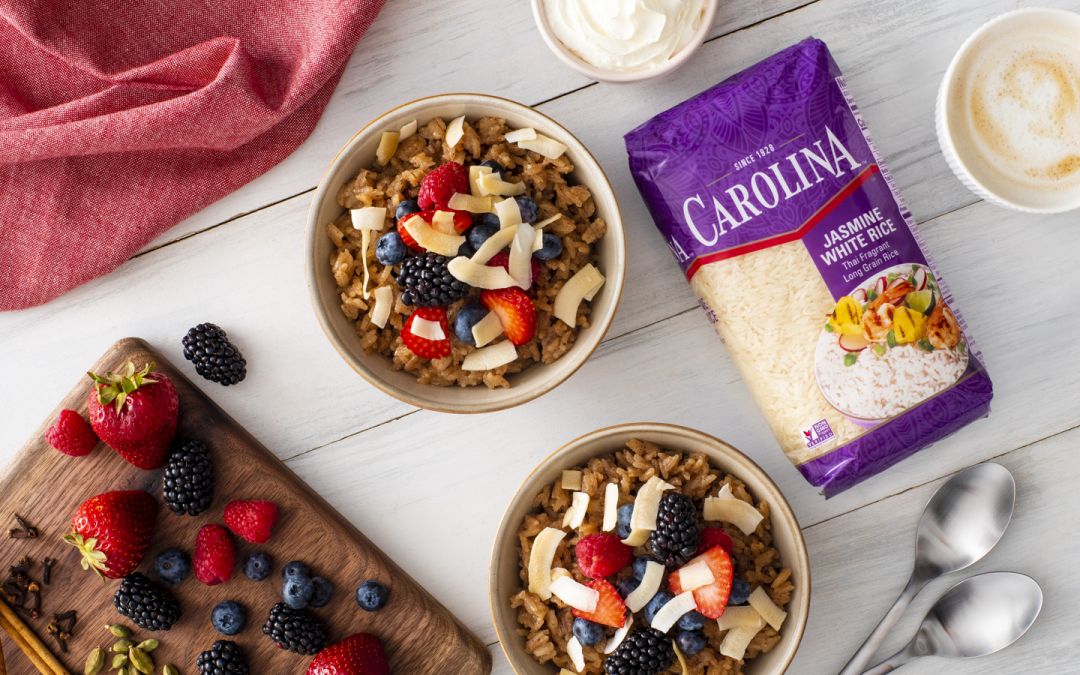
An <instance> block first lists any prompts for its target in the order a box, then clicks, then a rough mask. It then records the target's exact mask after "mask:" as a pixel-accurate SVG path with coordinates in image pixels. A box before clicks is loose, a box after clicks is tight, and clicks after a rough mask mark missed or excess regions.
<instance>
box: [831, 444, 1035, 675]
mask: <svg viewBox="0 0 1080 675" xmlns="http://www.w3.org/2000/svg"><path fill="white" fill-rule="evenodd" d="M1015 501H1016V481H1015V480H1014V479H1013V477H1012V474H1011V473H1009V470H1008V469H1006V468H1005V467H1003V466H1001V465H1000V464H994V463H986V464H976V465H975V466H972V467H968V468H967V469H964V470H963V471H961V472H960V473H958V474H956V475H955V476H953V477H952V478H950V479H949V480H947V481H945V483H944V484H943V485H942V486H941V487H940V488H938V491H937V492H935V493H934V496H933V497H931V498H930V501H929V502H928V503H927V505H926V508H925V509H923V513H922V517H921V518H920V520H919V527H918V529H917V531H916V534H915V565H914V568H913V569H912V572H911V577H910V578H909V579H908V582H907V585H906V586H905V587H904V590H903V591H901V593H900V596H899V597H898V598H897V599H896V602H895V603H893V606H892V607H891V608H890V609H889V611H888V612H887V613H886V614H885V617H884V618H882V620H881V623H879V624H878V625H877V627H876V628H875V629H874V631H873V632H872V633H870V636H869V637H868V638H866V641H865V642H863V644H862V646H861V647H859V650H858V651H857V652H855V655H854V656H852V657H851V660H850V661H848V663H847V665H846V666H844V669H843V670H842V671H840V675H857V674H858V673H862V672H863V671H864V670H865V669H866V667H867V666H868V665H869V664H870V660H871V659H872V658H874V654H875V653H876V652H877V650H878V648H879V647H880V646H881V643H882V642H883V641H884V640H885V636H886V635H887V634H888V632H889V630H890V629H892V627H893V626H895V625H896V622H897V621H899V620H900V617H901V615H903V613H904V610H905V609H907V607H908V605H909V604H911V601H912V599H914V598H915V596H916V595H918V593H919V591H921V590H922V589H923V587H925V586H926V584H927V583H929V582H930V581H932V580H933V579H936V578H937V577H940V576H943V575H945V574H950V573H952V572H957V571H959V570H962V569H964V568H965V567H968V566H970V565H972V564H974V563H976V562H978V561H979V560H981V559H982V558H983V557H985V556H986V554H987V553H989V552H990V551H991V549H993V548H994V546H996V545H997V543H998V541H1000V540H1001V537H1002V535H1003V534H1005V529H1006V528H1007V527H1008V526H1009V521H1010V520H1012V514H1013V505H1014V503H1015Z"/></svg>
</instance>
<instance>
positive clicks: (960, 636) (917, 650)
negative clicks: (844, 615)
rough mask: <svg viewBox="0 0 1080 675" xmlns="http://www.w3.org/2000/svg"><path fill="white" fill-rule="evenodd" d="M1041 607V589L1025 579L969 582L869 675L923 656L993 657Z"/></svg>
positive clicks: (993, 576)
mask: <svg viewBox="0 0 1080 675" xmlns="http://www.w3.org/2000/svg"><path fill="white" fill-rule="evenodd" d="M1042 603H1043V594H1042V589H1041V588H1039V584H1037V583H1036V582H1035V580H1034V579H1032V578H1031V577H1028V576H1025V575H1023V574H1017V573H1016V572H990V573H988V574H979V575H977V576H974V577H971V578H969V579H965V580H964V581H961V582H960V583H959V584H957V585H955V586H953V587H952V588H950V589H949V590H948V591H947V592H946V593H945V594H944V595H942V596H941V597H940V598H938V601H937V602H935V603H934V606H933V607H931V608H930V611H929V612H927V614H926V616H925V617H924V618H923V620H922V624H921V625H920V626H919V630H918V631H917V632H916V633H915V637H913V638H912V639H911V642H909V643H908V645H907V646H906V647H904V648H903V649H901V650H900V651H899V652H897V653H896V654H894V655H893V656H891V657H890V658H889V659H887V660H885V661H883V662H882V663H880V664H878V665H877V666H874V667H873V668H871V669H870V670H868V671H866V673H865V674H864V675H881V674H882V673H888V672H891V671H893V670H895V669H896V668H899V667H900V666H902V665H903V664H905V663H907V662H908V661H911V660H913V659H917V658H921V657H924V656H943V657H948V658H974V657H976V656H987V655H989V654H993V653H994V652H997V651H1000V650H1002V649H1004V648H1006V647H1008V646H1009V645H1011V644H1012V643H1014V642H1016V641H1017V640H1019V639H1020V637H1021V636H1022V635H1023V634H1024V633H1026V632H1027V631H1028V629H1029V628H1031V626H1032V624H1034V623H1035V619H1036V618H1037V617H1038V616H1039V612H1040V611H1041V610H1042Z"/></svg>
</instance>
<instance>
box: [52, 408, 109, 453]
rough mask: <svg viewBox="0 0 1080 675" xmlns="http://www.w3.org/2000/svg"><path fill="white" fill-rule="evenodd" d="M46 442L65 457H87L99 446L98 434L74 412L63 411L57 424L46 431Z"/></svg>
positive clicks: (57, 419)
mask: <svg viewBox="0 0 1080 675" xmlns="http://www.w3.org/2000/svg"><path fill="white" fill-rule="evenodd" d="M45 440H46V441H48V442H49V445H51V446H53V447H54V448H56V449H57V450H59V451H60V452H62V453H64V454H65V455H70V456H72V457H85V456H86V455H89V454H90V453H91V451H93V449H94V448H95V447H97V444H98V437H97V434H95V433H94V430H93V429H91V428H90V425H89V424H88V423H87V421H86V420H84V419H83V417H82V415H80V414H79V413H77V412H75V411H74V410H61V411H60V416H59V417H57V418H56V423H55V424H53V425H52V426H51V427H49V428H48V430H46V431H45Z"/></svg>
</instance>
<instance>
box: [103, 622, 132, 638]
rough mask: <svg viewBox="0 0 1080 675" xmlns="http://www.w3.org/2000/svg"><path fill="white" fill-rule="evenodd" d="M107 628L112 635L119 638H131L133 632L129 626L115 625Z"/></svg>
mask: <svg viewBox="0 0 1080 675" xmlns="http://www.w3.org/2000/svg"><path fill="white" fill-rule="evenodd" d="M105 628H107V629H108V630H109V632H110V633H112V634H113V635H115V636H116V637H118V638H126V637H131V631H130V630H128V628H127V626H123V625H120V624H118V623H114V624H112V625H111V626H105Z"/></svg>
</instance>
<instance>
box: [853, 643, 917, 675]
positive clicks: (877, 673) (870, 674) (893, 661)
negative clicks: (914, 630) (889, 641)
mask: <svg viewBox="0 0 1080 675" xmlns="http://www.w3.org/2000/svg"><path fill="white" fill-rule="evenodd" d="M913 658H915V657H914V656H912V655H911V654H910V653H909V651H908V649H907V648H906V647H905V648H904V649H901V650H900V651H898V652H896V653H895V654H893V655H892V656H890V657H889V658H887V659H885V660H884V661H882V662H881V663H879V664H877V665H876V666H874V667H873V668H871V669H870V670H867V671H865V672H864V673H863V674H862V675H885V673H891V672H892V671H894V670H896V669H897V668H899V667H900V666H902V665H904V664H905V663H907V662H908V661H910V660H911V659H913Z"/></svg>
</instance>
